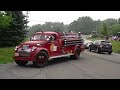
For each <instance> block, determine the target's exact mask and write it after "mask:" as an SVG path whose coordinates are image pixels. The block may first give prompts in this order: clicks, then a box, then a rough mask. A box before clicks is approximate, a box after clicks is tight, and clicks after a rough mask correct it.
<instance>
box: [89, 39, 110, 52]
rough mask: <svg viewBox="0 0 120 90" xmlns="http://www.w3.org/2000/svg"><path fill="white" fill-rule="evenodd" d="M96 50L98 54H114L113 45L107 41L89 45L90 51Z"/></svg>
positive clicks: (97, 41)
mask: <svg viewBox="0 0 120 90" xmlns="http://www.w3.org/2000/svg"><path fill="white" fill-rule="evenodd" d="M91 50H94V51H95V52H96V53H101V52H108V54H111V53H112V44H111V43H110V42H109V41H106V40H96V41H94V42H93V43H91V44H90V45H89V51H91Z"/></svg>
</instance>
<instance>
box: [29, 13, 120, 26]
mask: <svg viewBox="0 0 120 90" xmlns="http://www.w3.org/2000/svg"><path fill="white" fill-rule="evenodd" d="M82 16H90V17H91V18H92V19H93V20H98V19H100V20H105V19H108V18H115V19H118V18H119V17H120V11H30V12H29V18H28V20H29V21H30V22H29V23H28V25H29V26H32V25H35V24H44V23H45V22H63V23H64V24H69V23H71V22H73V21H74V20H77V19H78V18H79V17H82Z"/></svg>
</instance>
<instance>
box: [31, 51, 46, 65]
mask: <svg viewBox="0 0 120 90" xmlns="http://www.w3.org/2000/svg"><path fill="white" fill-rule="evenodd" d="M47 63H48V55H47V53H46V52H44V51H41V52H40V53H39V54H38V55H37V57H36V60H35V61H33V65H34V66H36V67H44V66H46V65H47Z"/></svg>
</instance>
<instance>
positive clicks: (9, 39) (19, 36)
mask: <svg viewBox="0 0 120 90" xmlns="http://www.w3.org/2000/svg"><path fill="white" fill-rule="evenodd" d="M5 13H6V15H11V17H12V18H13V19H12V21H11V22H10V26H8V27H7V28H5V29H1V30H0V47H7V46H16V45H18V44H19V43H21V41H23V40H24V38H25V37H26V33H27V31H26V30H25V29H26V27H27V23H28V21H27V19H26V16H25V15H24V14H23V13H22V11H5Z"/></svg>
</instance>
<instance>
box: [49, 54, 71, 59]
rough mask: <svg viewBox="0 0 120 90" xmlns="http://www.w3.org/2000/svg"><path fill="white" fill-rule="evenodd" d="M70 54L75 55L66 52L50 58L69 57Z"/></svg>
mask: <svg viewBox="0 0 120 90" xmlns="http://www.w3.org/2000/svg"><path fill="white" fill-rule="evenodd" d="M70 55H73V54H65V55H60V56H53V57H50V58H49V59H53V58H60V57H67V56H70Z"/></svg>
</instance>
